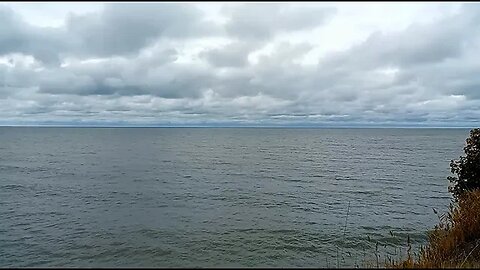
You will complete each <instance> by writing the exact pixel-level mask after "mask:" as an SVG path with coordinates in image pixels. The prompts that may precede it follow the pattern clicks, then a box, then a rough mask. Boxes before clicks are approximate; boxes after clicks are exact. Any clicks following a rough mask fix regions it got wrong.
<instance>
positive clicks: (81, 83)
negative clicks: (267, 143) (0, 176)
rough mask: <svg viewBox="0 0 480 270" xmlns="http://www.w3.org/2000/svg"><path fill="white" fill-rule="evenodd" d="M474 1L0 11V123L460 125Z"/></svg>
mask: <svg viewBox="0 0 480 270" xmlns="http://www.w3.org/2000/svg"><path fill="white" fill-rule="evenodd" d="M479 26H480V4H475V3H469V4H462V3H414V2H412V3H293V2H292V3H285V2H282V3H234V2H231V3H220V2H218V3H215V2H213V3H178V2H177V3H99V2H97V3H88V2H85V3H81V2H72V3H54V2H52V3H21V2H12V3H5V2H4V3H0V125H37V124H38V125H42V124H73V125H91V124H93V125H260V126H264V125H315V126H331V125H333V126H351V125H360V126H362V125H364V126H368V125H380V126H382V125H387V126H391V125H396V126H465V127H473V126H478V125H479V120H480V35H479V34H480V27H479Z"/></svg>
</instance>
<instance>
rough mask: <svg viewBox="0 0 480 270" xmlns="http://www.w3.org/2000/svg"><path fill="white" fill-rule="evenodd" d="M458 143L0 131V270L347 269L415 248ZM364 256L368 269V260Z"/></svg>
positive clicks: (236, 131) (418, 138)
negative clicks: (168, 269) (123, 269)
mask: <svg viewBox="0 0 480 270" xmlns="http://www.w3.org/2000/svg"><path fill="white" fill-rule="evenodd" d="M468 135H469V130H468V129H404V128H397V129H386V128H385V129H346V128H338V129H321V128H318V129H316V128H310V129H309V128H299V129H295V128H40V127H1V128H0V216H1V222H0V267H54V266H64V267H94V266H98V267H120V266H122V267H129V266H131V267H181V266H184V267H208V266H210V267H220V266H225V267H230V266H234V267H235V266H236V267H253V266H256V267H287V266H289V267H327V266H328V267H336V266H341V267H353V266H354V265H357V264H358V265H361V262H362V261H364V260H372V258H373V260H375V256H374V254H375V246H376V245H377V243H378V246H377V249H378V253H381V254H382V256H383V255H385V254H391V255H395V254H396V255H399V253H400V252H402V250H403V252H404V250H405V248H406V246H407V240H406V239H407V236H408V237H409V238H410V240H411V242H412V244H413V245H414V247H418V246H420V245H422V244H425V241H426V233H427V231H428V230H429V229H431V228H432V227H433V226H434V225H435V224H436V223H438V217H437V215H435V214H434V212H433V210H432V208H435V209H437V210H439V212H440V213H443V212H445V211H446V210H447V207H448V205H449V203H450V200H451V196H450V194H449V192H448V190H447V186H448V180H447V179H446V177H447V176H448V175H450V169H449V163H450V160H451V159H458V157H459V156H460V155H462V154H463V145H464V143H465V139H466V138H467V137H468ZM372 256H373V257H372Z"/></svg>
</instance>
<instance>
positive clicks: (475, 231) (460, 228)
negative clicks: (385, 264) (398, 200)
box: [389, 189, 480, 268]
mask: <svg viewBox="0 0 480 270" xmlns="http://www.w3.org/2000/svg"><path fill="white" fill-rule="evenodd" d="M439 221H440V222H439V224H438V225H436V226H435V228H434V229H433V230H432V231H431V232H430V233H429V236H428V244H427V246H426V247H425V248H422V249H421V250H420V252H419V255H418V256H417V258H413V257H412V256H410V255H408V258H407V259H406V260H404V261H401V262H397V263H393V264H391V265H389V267H394V268H469V267H475V268H478V267H480V189H477V190H474V191H471V192H466V193H465V194H464V195H463V196H462V197H460V198H459V200H458V202H457V203H455V204H452V205H451V206H450V209H449V212H448V213H447V214H445V215H442V216H439Z"/></svg>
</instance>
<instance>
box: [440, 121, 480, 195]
mask: <svg viewBox="0 0 480 270" xmlns="http://www.w3.org/2000/svg"><path fill="white" fill-rule="evenodd" d="M463 150H464V151H465V156H462V157H460V159H459V160H452V161H451V162H450V170H451V172H452V173H453V174H456V176H449V177H448V180H449V181H450V182H451V184H452V185H451V186H450V187H449V191H450V192H451V193H452V194H453V196H454V197H455V199H457V200H458V198H459V197H460V196H461V195H462V194H463V193H464V192H465V191H469V190H473V189H476V188H480V129H479V128H476V129H472V130H471V131H470V137H469V138H467V140H466V146H465V147H464V148H463Z"/></svg>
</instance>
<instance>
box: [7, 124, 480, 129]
mask: <svg viewBox="0 0 480 270" xmlns="http://www.w3.org/2000/svg"><path fill="white" fill-rule="evenodd" d="M0 128H218V129H221V128H249V129H472V127H442V126H208V125H206V126H135V125H129V126H120V125H112V126H109V125H0Z"/></svg>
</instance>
